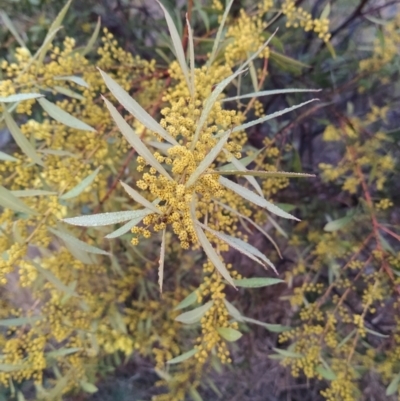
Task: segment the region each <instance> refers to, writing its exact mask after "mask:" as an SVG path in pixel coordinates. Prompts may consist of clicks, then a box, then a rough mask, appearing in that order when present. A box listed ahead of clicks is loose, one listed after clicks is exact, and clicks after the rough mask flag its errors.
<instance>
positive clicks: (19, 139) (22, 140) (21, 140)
mask: <svg viewBox="0 0 400 401" xmlns="http://www.w3.org/2000/svg"><path fill="white" fill-rule="evenodd" d="M3 115H4V120H5V122H6V125H7V128H8V129H9V131H10V132H11V135H12V137H13V138H14V140H15V142H16V143H17V145H18V146H19V147H20V149H21V150H22V151H23V152H24V153H25V154H26V155H27V156H28V157H29V158H30V159H32V161H34V162H35V163H36V164H38V165H39V166H42V167H44V163H43V161H42V159H41V158H40V157H39V155H38V154H37V153H36V151H35V149H34V147H33V146H32V145H31V143H30V142H29V141H28V139H26V137H25V135H24V134H23V133H22V132H21V130H20V129H19V127H18V125H17V123H16V122H15V121H14V119H13V118H12V116H11V114H10V113H9V112H8V111H7V109H6V108H5V107H4V108H3Z"/></svg>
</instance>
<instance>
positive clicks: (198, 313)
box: [175, 301, 214, 324]
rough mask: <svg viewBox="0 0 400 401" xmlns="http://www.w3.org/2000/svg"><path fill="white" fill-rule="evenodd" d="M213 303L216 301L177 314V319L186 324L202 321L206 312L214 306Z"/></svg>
mask: <svg viewBox="0 0 400 401" xmlns="http://www.w3.org/2000/svg"><path fill="white" fill-rule="evenodd" d="M213 303H214V301H208V302H207V303H206V304H204V305H202V306H199V307H198V308H196V309H193V310H191V311H189V312H185V313H182V314H181V315H179V316H177V317H176V318H175V320H176V321H177V322H181V323H185V324H193V323H196V322H198V321H200V319H201V318H202V317H203V316H204V314H205V313H206V312H207V311H208V310H209V309H210V308H211V307H212V306H213Z"/></svg>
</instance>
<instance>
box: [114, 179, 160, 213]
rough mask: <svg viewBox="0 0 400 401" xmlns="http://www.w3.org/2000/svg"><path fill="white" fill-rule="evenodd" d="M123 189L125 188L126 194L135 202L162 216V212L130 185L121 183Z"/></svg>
mask: <svg viewBox="0 0 400 401" xmlns="http://www.w3.org/2000/svg"><path fill="white" fill-rule="evenodd" d="M120 183H121V185H122V187H123V188H124V190H125V192H126V193H127V194H128V195H129V196H130V197H131V198H132V199H133V200H134V201H135V202H138V203H140V204H141V205H142V206H144V207H145V208H147V209H150V210H151V211H153V212H154V213H157V214H162V213H161V211H160V210H158V209H157V208H156V207H155V206H154V205H153V204H152V203H151V202H149V201H148V200H147V199H146V198H144V197H143V196H142V195H140V193H139V192H137V191H136V190H135V189H133V188H132V187H130V186H129V185H127V184H125V183H124V182H122V181H120Z"/></svg>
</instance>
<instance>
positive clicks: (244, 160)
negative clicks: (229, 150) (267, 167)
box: [216, 147, 265, 171]
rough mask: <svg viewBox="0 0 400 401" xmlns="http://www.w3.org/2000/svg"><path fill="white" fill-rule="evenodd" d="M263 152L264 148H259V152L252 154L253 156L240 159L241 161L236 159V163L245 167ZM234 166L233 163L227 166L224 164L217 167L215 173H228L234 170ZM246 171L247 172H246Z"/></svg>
mask: <svg viewBox="0 0 400 401" xmlns="http://www.w3.org/2000/svg"><path fill="white" fill-rule="evenodd" d="M264 150H265V147H264V148H261V149H259V150H257V152H254V153H253V154H251V155H250V156H245V157H242V158H241V159H238V162H239V163H240V164H241V165H242V166H244V167H247V166H248V165H249V164H250V163H252V162H253V161H254V160H256V159H257V157H258V156H259V155H260V154H261V152H263V151H264ZM234 169H235V166H234V164H233V163H228V164H224V165H223V166H221V167H218V169H217V170H216V171H230V170H234ZM247 171H248V170H247Z"/></svg>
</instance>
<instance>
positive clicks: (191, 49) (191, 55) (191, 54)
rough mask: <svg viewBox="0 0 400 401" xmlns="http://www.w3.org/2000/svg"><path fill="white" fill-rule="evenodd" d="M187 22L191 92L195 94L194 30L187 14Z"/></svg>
mask: <svg viewBox="0 0 400 401" xmlns="http://www.w3.org/2000/svg"><path fill="white" fill-rule="evenodd" d="M186 23H187V27H188V38H189V62H190V93H192V95H194V93H195V82H194V41H193V32H192V27H191V26H190V22H189V20H188V17H187V15H186Z"/></svg>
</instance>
